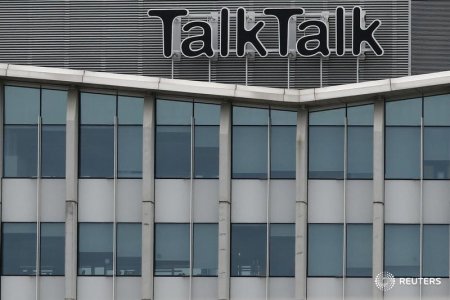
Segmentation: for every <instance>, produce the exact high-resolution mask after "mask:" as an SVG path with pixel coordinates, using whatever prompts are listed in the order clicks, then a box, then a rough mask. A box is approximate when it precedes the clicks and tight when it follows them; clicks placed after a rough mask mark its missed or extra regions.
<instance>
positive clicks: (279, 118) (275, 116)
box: [270, 109, 297, 126]
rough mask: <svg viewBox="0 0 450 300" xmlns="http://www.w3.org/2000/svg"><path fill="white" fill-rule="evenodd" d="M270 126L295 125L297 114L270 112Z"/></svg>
mask: <svg viewBox="0 0 450 300" xmlns="http://www.w3.org/2000/svg"><path fill="white" fill-rule="evenodd" d="M270 124H272V125H293V126H296V125H297V112H296V111H288V110H274V109H273V110H271V111H270Z"/></svg>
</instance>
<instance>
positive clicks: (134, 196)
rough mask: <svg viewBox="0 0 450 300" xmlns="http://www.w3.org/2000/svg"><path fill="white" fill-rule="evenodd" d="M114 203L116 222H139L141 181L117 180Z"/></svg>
mask: <svg viewBox="0 0 450 300" xmlns="http://www.w3.org/2000/svg"><path fill="white" fill-rule="evenodd" d="M116 203H117V207H116V216H117V222H141V219H142V217H141V215H142V180H141V179H119V180H118V181H117V202H116Z"/></svg>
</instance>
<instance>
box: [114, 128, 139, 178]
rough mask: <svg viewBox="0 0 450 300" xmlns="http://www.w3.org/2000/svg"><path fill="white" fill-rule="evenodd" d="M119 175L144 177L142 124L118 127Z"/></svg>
mask: <svg viewBox="0 0 450 300" xmlns="http://www.w3.org/2000/svg"><path fill="white" fill-rule="evenodd" d="M117 151H118V153H117V154H118V171H117V172H118V176H119V177H122V178H123V177H127V178H142V126H119V128H118V148H117Z"/></svg>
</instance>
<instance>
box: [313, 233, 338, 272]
mask: <svg viewBox="0 0 450 300" xmlns="http://www.w3.org/2000/svg"><path fill="white" fill-rule="evenodd" d="M342 243H343V232H342V224H309V225H308V276H329V277H336V276H342V248H343V247H342Z"/></svg>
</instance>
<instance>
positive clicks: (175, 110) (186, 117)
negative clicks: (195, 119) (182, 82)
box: [156, 100, 193, 125]
mask: <svg viewBox="0 0 450 300" xmlns="http://www.w3.org/2000/svg"><path fill="white" fill-rule="evenodd" d="M192 106H193V105H192V102H183V101H169V100H156V124H157V125H191V120H192Z"/></svg>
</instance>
